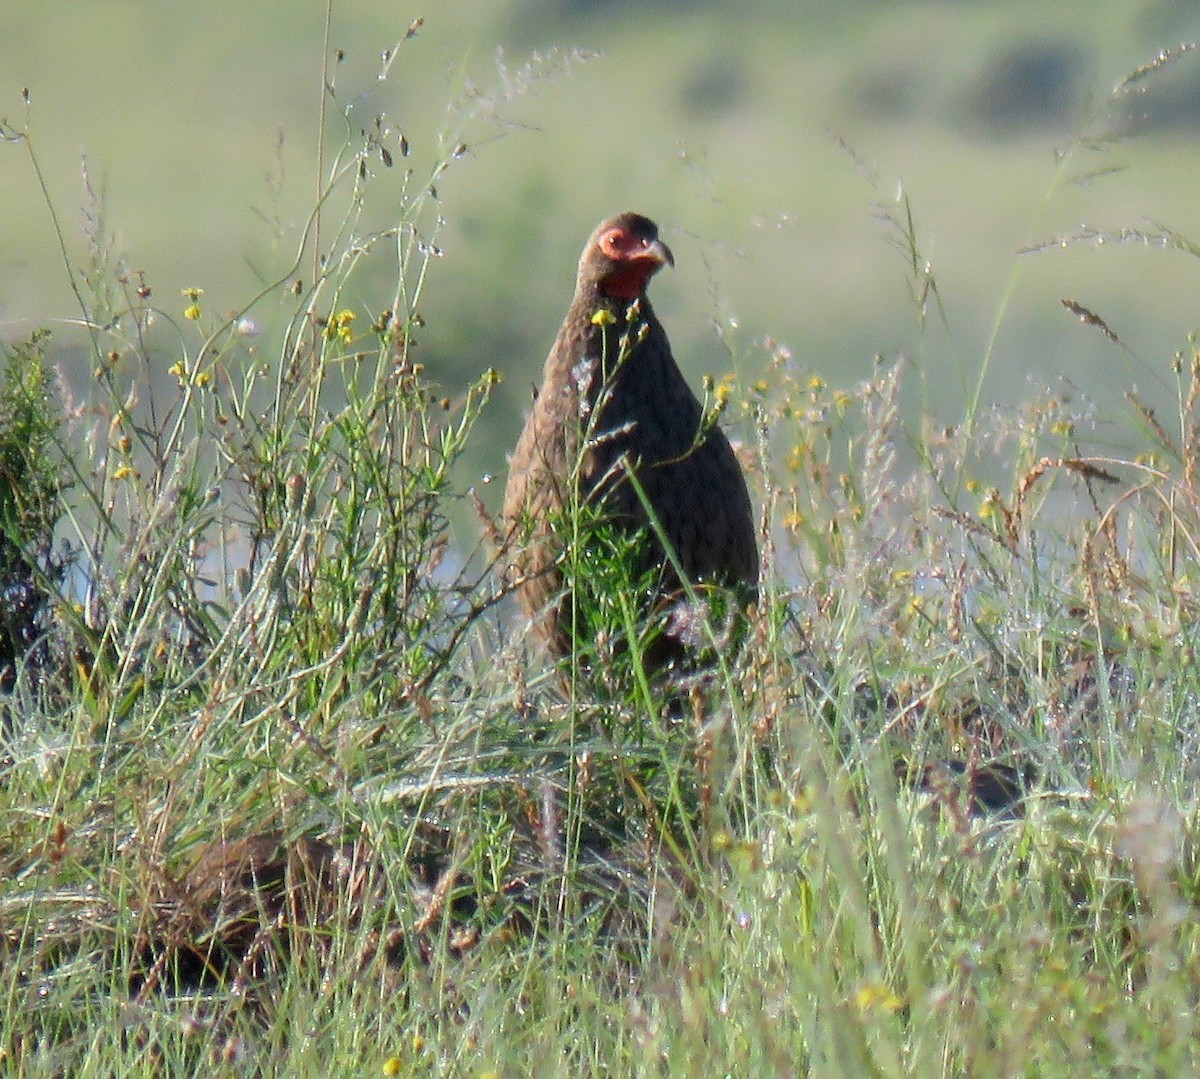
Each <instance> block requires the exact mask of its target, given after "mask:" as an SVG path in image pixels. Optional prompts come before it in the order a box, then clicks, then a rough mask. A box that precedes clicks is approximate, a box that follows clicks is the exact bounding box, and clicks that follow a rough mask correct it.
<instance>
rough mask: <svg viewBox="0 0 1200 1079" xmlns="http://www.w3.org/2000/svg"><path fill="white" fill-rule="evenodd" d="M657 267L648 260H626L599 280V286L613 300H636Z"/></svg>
mask: <svg viewBox="0 0 1200 1079" xmlns="http://www.w3.org/2000/svg"><path fill="white" fill-rule="evenodd" d="M657 269H658V265H657V264H656V263H654V262H650V261H648V260H647V261H642V260H635V261H632V262H627V263H626V264H625V265H624V266H622V267H621V268H620V269H619V270H614V271H613V272H612V273H610V274H609V275H608V276H607V277H606V278H605V279H604V280H603V281H601V282H600V287H601V288H602V289H603V290H604V293H605V295H606V296H611V297H612V298H613V299H614V300H636V299H637V298H638V297H639V296H640V295H641V294H642V292H643V291H644V290H645V288H646V282H647V281H649V280H650V278H651V277H653V276H654V271H655V270H657Z"/></svg>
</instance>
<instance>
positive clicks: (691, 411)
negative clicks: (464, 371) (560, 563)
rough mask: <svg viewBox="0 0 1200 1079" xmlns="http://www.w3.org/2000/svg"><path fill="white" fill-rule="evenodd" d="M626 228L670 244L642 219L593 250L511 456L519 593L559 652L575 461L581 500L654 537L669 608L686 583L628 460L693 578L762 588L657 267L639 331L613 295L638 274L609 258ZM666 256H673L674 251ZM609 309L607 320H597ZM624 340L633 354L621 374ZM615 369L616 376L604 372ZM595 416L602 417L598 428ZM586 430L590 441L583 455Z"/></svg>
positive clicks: (739, 487)
mask: <svg viewBox="0 0 1200 1079" xmlns="http://www.w3.org/2000/svg"><path fill="white" fill-rule="evenodd" d="M614 229H624V230H627V231H628V232H630V233H631V234H633V235H634V236H637V237H640V238H642V242H643V245H644V244H645V243H646V242H647V240H646V239H645V238H647V237H648V238H649V240H651V241H657V229H656V228H655V226H654V224H653V222H651V221H649V220H648V219H646V218H644V217H641V216H640V215H637V214H621V215H619V216H617V217H615V218H610V219H609V220H607V221H605V222H603V223H602V224H601V225H600V226H599V227H597V229H596V231H595V232H594V233H593V234H592V236H591V238H590V239H589V240H588V243H587V246H586V247H585V248H584V251H583V255H582V257H581V258H580V262H579V273H578V277H577V280H576V288H575V295H574V298H573V299H572V301H571V306H570V308H569V309H568V311H567V315H566V318H565V319H564V320H563V324H562V327H561V328H560V329H559V331H558V337H557V338H556V340H555V342H554V347H553V348H552V349H551V350H550V355H549V356H548V357H547V359H546V365H545V368H544V371H543V374H542V386H541V390H540V392H539V393H538V395H537V399H536V401H535V403H534V408H533V411H532V413H531V414H530V416H529V418H528V419H527V421H526V423H525V428H524V430H523V431H522V432H521V437H520V439H519V440H518V442H517V445H516V448H515V450H514V451H513V454H512V458H511V461H510V464H509V474H508V483H507V486H506V489H505V495H504V518H505V527H506V530H507V533H508V536H509V541H510V545H511V548H512V551H511V556H510V569H509V573H510V574H511V575H513V579H515V580H518V581H519V582H521V583H520V587H519V589H518V596H519V598H520V600H521V605H522V606H523V607H524V609H525V611H526V613H527V614H528V615H529V616H530V618H531V619H532V621H533V626H534V628H535V631H536V632H537V634H538V636H539V637H541V639H542V640H543V642H544V643H545V644H546V646H547V647H548V648H549V649H550V651H551V652H552V653H554V654H560V655H561V654H565V652H566V651H567V650H568V649H569V647H570V637H569V632H568V631H569V626H568V625H567V624H566V619H564V617H563V614H562V612H563V611H565V610H569V607H568V606H566V605H565V604H564V603H563V599H564V597H563V581H562V577H561V575H560V574H559V572H558V570H557V567H556V564H555V563H556V560H557V558H558V556H559V554H560V552H561V549H562V545H561V542H560V540H559V537H557V536H555V535H554V533H553V526H554V524H555V523H556V522H557V521H558V520H560V519H561V516H562V513H563V511H564V510H565V509H566V507H567V506H569V505H570V503H571V500H572V491H571V485H572V474H573V472H575V471H576V465H578V470H577V480H576V482H577V483H578V490H579V494H580V496H581V498H583V499H586V500H589V501H592V502H597V501H601V500H602V503H601V504H602V505H603V506H604V509H605V511H606V514H607V515H608V516H610V517H611V518H612V519H613V520H615V521H617V522H620V523H623V524H625V525H627V527H629V528H630V529H642V530H645V532H646V535H647V541H646V545H645V547H644V551H645V558H646V559H647V561H648V563H649V564H652V565H657V566H660V567H662V573H661V577H660V582H661V584H660V589H659V595H660V598H667V597H670V596H671V595H672V594H673V593H676V592H677V591H678V590H679V580H678V578H677V576H676V575H675V573H674V572H673V570H672V569H671V567H670V565H669V562H668V560H667V558H666V556H665V555H664V553H663V550H662V548H661V546H660V545H659V544H658V542H657V540H656V539H655V538H654V537H653V535H652V533H651V532H650V530H649V528H648V523H647V519H646V514H645V510H644V507H643V505H642V502H641V500H640V498H639V497H638V494H637V492H636V491H635V489H634V487H633V485H632V484H630V483H629V482H627V480H626V479H625V478H624V475H625V473H624V469H625V463H626V462H628V463H629V464H631V465H632V466H633V468H634V472H635V474H636V476H637V478H638V481H639V482H640V483H641V485H642V487H643V489H644V491H645V494H646V497H647V500H648V501H649V503H650V505H651V506H652V507H653V509H654V513H655V515H656V516H657V518H658V520H659V522H660V524H661V525H662V529H663V532H664V533H665V535H666V536H667V538H668V539H669V541H670V543H671V546H672V547H673V548H674V550H675V553H676V555H677V557H678V559H679V562H680V565H681V566H682V568H683V571H684V575H685V576H686V578H687V579H688V580H689V581H692V582H701V581H713V582H716V583H720V584H725V585H741V586H744V587H745V591H746V593H747V594H748V595H749V594H752V593H753V590H754V587H755V585H756V583H757V579H758V549H757V544H756V542H755V527H754V516H753V511H752V509H751V505H750V496H749V493H748V492H747V489H746V481H745V478H744V477H743V475H742V470H741V467H740V466H739V464H738V461H737V458H736V456H735V455H734V452H733V449H732V448H731V446H730V445H729V441H728V440H727V439H726V437H725V435H724V434H723V433H722V432H721V430H720V429H719V428H717V427H712V428H710V429H709V431H708V432H707V433H706V434H705V436H704V438H703V440H702V441H701V442H700V443H699V444H698V445H696V444H695V443H696V437H697V433H698V432H699V430H700V427H701V424H702V423H703V419H704V410H703V406H702V405H701V403H700V402H699V401H698V400H697V398H696V396H695V394H693V393H692V391H691V388H690V387H689V386H688V384H687V382H686V380H685V379H684V377H683V373H682V372H681V371H680V370H679V366H678V364H676V362H675V359H674V357H673V356H672V354H671V346H670V343H669V342H668V340H667V335H666V332H665V331H664V330H663V328H662V325H661V323H660V322H659V321H658V319H657V317H656V316H655V314H654V309H653V308H652V307H651V305H650V302H649V301H648V300H647V298H646V296H645V288H644V286H645V280H648V279H649V277H650V276H651V274H652V273H653V272H654V270H655V269H657V268H658V267H657V265H655V266H653V267H652V268H650V269H648V270H645V271H644V279H643V280H641V281H640V283H639V286H638V289H637V291H638V293H639V295H638V296H637V298H636V301H634V314H633V318H632V320H631V321H627V316H628V314H629V312H630V301H629V300H628V299H626V298H624V297H623V296H613V295H611V294H610V292H611V290H612V281H613V278H614V276H615V275H618V274H621V275H624V274H625V271H624V270H623V269H622V264H621V262H620V261H619V260H616V261H614V259H613V258H611V257H609V256H608V255H606V254H605V252H604V251H603V250H602V249H601V240H602V238H603V237H604V236H605V235H606V234H607V233H611V232H612V231H613V230H614ZM661 251H662V252H664V253H665V255H666V257H667V258H668V259H669V258H670V253H669V252H668V251H667V250H666V248H665V247H663V248H661ZM643 261H644V260H643ZM622 281H623V287H624V285H625V284H627V282H626V281H624V277H622ZM606 282H607V285H606ZM598 312H604V314H601V315H600V316H599V318H597V313H598ZM642 327H644V328H642ZM639 336H641V340H640V341H639V340H637V338H638V337H639ZM623 338H624V339H625V341H626V344H625V355H624V359H623V360H622V361H621V362H620V363H619V364H618V362H617V358H618V357H620V356H621V355H622V339H623ZM605 364H607V365H608V366H609V367H610V368H615V370H610V371H609V372H603V371H602V367H603V366H604V365H605ZM605 374H607V376H608V377H607V378H605V377H604V376H605ZM593 410H598V414H597V415H596V416H595V418H594V420H592V421H591V423H590V426H589V416H590V414H591V412H592V411H593ZM585 433H586V436H587V445H586V446H582V447H581V441H582V439H583V438H584V436H585ZM581 449H582V450H583V455H582V459H581V457H580V451H581ZM639 568H640V567H639Z"/></svg>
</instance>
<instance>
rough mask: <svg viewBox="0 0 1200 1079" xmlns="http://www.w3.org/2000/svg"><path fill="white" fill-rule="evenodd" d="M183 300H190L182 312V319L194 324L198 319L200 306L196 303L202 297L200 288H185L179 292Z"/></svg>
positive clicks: (202, 291) (202, 293)
mask: <svg viewBox="0 0 1200 1079" xmlns="http://www.w3.org/2000/svg"><path fill="white" fill-rule="evenodd" d="M180 291H181V293H182V295H183V298H184V299H185V300H190V301H191V302H190V303H189V304H188V306H187V308H186V309H185V310H184V312H183V317H184V318H186V319H187V320H188V321H189V322H195V321H196V319H198V318H199V317H200V304H199V303H198V302H197V301H198V300H199V299H200V297H201V296H203V295H204V289H202V288H185V289H181V290H180Z"/></svg>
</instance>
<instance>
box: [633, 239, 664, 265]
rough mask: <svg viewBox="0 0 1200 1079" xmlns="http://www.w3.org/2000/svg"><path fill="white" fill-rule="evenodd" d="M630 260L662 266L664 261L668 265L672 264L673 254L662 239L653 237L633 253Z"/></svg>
mask: <svg viewBox="0 0 1200 1079" xmlns="http://www.w3.org/2000/svg"><path fill="white" fill-rule="evenodd" d="M630 261H631V262H653V263H654V264H655V265H656V266H662V265H663V264H664V263H665V264H666V265H668V266H674V265H675V256H674V255H672V254H671V249H670V248H669V247H668V246H667V245H666V244H665V243H663V242H662V240H659V239H654V240H651V241H650V243H648V244H647V245H646V247H645V248H644V249H643V250H642V251H639V252H638V253H637V254H636V255H634V256H633V258H632V259H630Z"/></svg>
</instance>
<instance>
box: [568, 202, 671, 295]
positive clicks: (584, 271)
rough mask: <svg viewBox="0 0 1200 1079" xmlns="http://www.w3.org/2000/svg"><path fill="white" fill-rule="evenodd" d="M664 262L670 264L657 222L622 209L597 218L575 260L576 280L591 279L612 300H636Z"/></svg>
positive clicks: (583, 281) (668, 252)
mask: <svg viewBox="0 0 1200 1079" xmlns="http://www.w3.org/2000/svg"><path fill="white" fill-rule="evenodd" d="M664 265H667V266H674V265H675V256H674V255H672V254H671V249H670V248H669V247H668V246H667V245H666V244H665V243H663V242H662V240H660V239H659V238H658V226H657V225H656V224H655V223H654V222H653V221H651V220H650V219H649V218H648V217H643V216H642V215H641V214H635V213H623V214H618V215H617V216H616V217H610V218H609V219H608V220H607V221H603V222H601V224H600V225H598V226H597V228H596V231H595V232H593V233H592V235H591V239H589V240H588V242H587V246H586V247H585V248H584V249H583V257H582V258H581V259H580V260H579V283H580V284H581V285H583V284H587V283H594V284H595V285H596V286H597V287H598V288H599V290H600V291H601V292H602V293H604V294H605V295H606V296H610V297H612V298H613V299H615V300H636V299H637V298H638V297H639V296H640V295H641V294H642V293H643V292H644V291H645V290H646V285H647V283H648V282H649V281H650V278H651V277H653V276H654V275H655V274H656V273H657V272H658V271H659V270H660V269H661V268H662V267H663V266H664Z"/></svg>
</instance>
